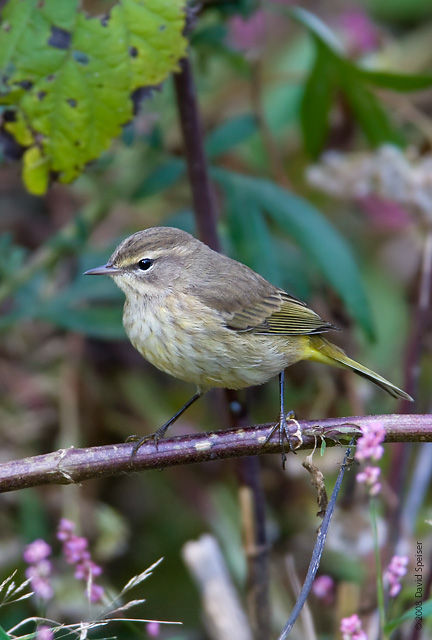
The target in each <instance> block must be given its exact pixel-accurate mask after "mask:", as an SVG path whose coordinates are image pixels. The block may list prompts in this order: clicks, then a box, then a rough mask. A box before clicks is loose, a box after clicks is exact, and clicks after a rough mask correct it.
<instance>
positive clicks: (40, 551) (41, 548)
mask: <svg viewBox="0 0 432 640" xmlns="http://www.w3.org/2000/svg"><path fill="white" fill-rule="evenodd" d="M51 551H52V549H51V547H50V546H49V544H48V543H47V542H45V540H41V539H40V538H39V539H38V540H35V541H34V542H30V544H28V545H27V546H26V548H25V549H24V553H23V558H24V560H25V561H26V562H27V563H28V564H36V563H38V562H40V561H41V560H44V559H45V558H47V557H48V556H49V555H51Z"/></svg>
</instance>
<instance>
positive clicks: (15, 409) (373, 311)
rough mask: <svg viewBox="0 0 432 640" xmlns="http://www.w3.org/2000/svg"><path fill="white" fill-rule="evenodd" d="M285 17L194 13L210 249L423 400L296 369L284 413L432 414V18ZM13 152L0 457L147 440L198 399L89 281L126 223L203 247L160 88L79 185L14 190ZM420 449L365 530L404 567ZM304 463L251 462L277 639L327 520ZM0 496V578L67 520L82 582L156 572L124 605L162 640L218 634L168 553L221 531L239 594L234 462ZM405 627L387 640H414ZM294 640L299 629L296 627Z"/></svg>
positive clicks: (66, 617) (369, 601)
mask: <svg viewBox="0 0 432 640" xmlns="http://www.w3.org/2000/svg"><path fill="white" fill-rule="evenodd" d="M112 4H113V3H108V2H103V1H102V0H100V1H99V2H93V3H92V2H87V3H86V9H88V10H91V12H92V13H95V14H97V13H98V12H103V11H106V10H107V8H109V6H110V5H112ZM291 6H292V4H291V3H290V2H289V1H288V0H286V1H284V0H278V2H276V1H275V2H273V3H270V2H254V1H252V0H237V1H235V0H227V1H219V2H212V1H210V0H209V1H208V2H206V1H204V2H202V4H201V5H200V6H199V8H198V9H197V10H196V14H195V18H194V25H193V29H192V31H191V34H190V51H189V53H190V60H191V64H192V69H193V73H194V79H195V83H196V86H197V92H198V100H199V107H200V110H201V117H202V123H203V127H204V133H205V145H206V152H207V155H208V159H209V165H210V171H211V178H212V181H213V185H214V190H215V198H216V205H217V211H218V231H219V234H220V238H221V242H222V246H223V250H224V251H225V252H226V253H227V254H229V255H231V256H232V257H235V258H236V259H238V260H241V261H243V262H245V263H246V264H248V265H249V266H251V267H252V268H254V269H255V270H256V271H258V272H260V273H261V274H262V275H263V276H265V277H267V278H268V279H269V280H271V281H272V282H273V283H274V284H276V285H279V286H281V287H283V288H284V289H286V290H287V291H288V292H290V293H292V294H293V295H295V296H297V297H299V298H301V299H303V300H305V301H306V302H307V303H308V304H309V305H310V306H312V308H314V309H315V310H316V311H317V312H318V313H319V314H320V315H321V316H322V317H323V318H325V319H326V320H328V321H329V322H332V323H334V324H336V325H338V326H339V327H341V328H342V329H343V332H341V334H340V335H338V336H336V338H335V340H336V339H337V341H338V344H340V346H342V347H343V348H344V349H345V350H346V351H348V352H349V354H350V355H352V356H353V357H354V358H356V359H357V360H359V361H361V362H362V363H364V364H365V365H367V366H368V367H371V368H372V369H374V370H376V371H378V372H379V373H381V374H382V375H384V376H386V377H388V378H390V379H391V380H392V382H394V383H395V384H398V385H399V386H401V387H403V388H405V389H407V390H408V391H409V392H410V393H412V394H413V395H414V396H415V399H416V403H415V405H414V406H413V407H409V409H408V408H407V407H404V406H398V404H397V402H396V401H395V400H394V399H392V398H390V397H387V395H386V394H384V393H383V392H381V390H380V389H378V388H376V387H374V386H373V385H371V384H369V383H367V382H366V381H363V380H360V379H358V378H357V377H356V376H354V375H352V374H350V373H346V372H341V371H337V370H330V369H329V368H327V367H321V366H319V365H316V366H315V365H312V364H310V363H301V364H298V365H296V366H294V367H292V368H290V369H289V371H288V373H287V389H286V406H287V407H288V408H289V409H293V410H295V412H296V414H297V416H298V417H299V418H300V419H317V420H319V419H322V418H325V417H330V416H331V417H336V416H350V415H363V414H365V415H366V414H381V413H395V412H401V411H406V412H408V411H409V412H413V413H414V412H418V413H427V412H430V410H431V406H430V393H429V392H428V390H429V389H430V385H431V376H432V359H431V333H430V322H429V320H430V314H429V313H428V312H429V309H428V307H427V305H426V307H424V306H423V308H422V309H419V307H418V299H419V291H420V288H421V285H422V286H423V293H424V294H425V295H426V299H428V295H430V274H429V280H428V276H427V269H426V267H425V265H427V261H428V259H429V258H430V253H428V251H429V252H430V251H431V249H430V247H429V249H428V245H427V242H426V239H427V238H429V237H430V236H429V234H430V233H431V204H432V187H431V185H432V179H431V175H432V173H431V169H432V161H431V155H430V153H431V145H432V120H431V116H432V88H431V89H428V87H427V85H428V82H427V79H426V80H425V76H427V74H429V73H430V71H431V66H432V46H431V42H432V5H431V3H430V2H429V1H428V0H392V1H391V2H388V0H365V1H364V2H356V3H354V2H349V1H345V0H340V1H333V2H330V1H324V2H314V1H313V0H312V1H310V2H304V3H302V4H301V7H302V9H306V10H308V12H310V13H302V12H301V11H300V12H298V13H297V14H296V15H295V16H293V15H292V14H289V12H288V10H289V9H290V8H291ZM312 17H315V18H316V19H317V21H318V22H317V23H315V22H314V21H313V19H312ZM398 74H405V76H404V78H402V77H400V76H399V75H398ZM429 84H431V85H432V83H431V82H430V83H429ZM12 155H13V149H12V150H11V149H10V148H9V147H8V143H7V141H6V144H4V145H3V152H2V156H1V157H0V159H1V164H0V210H1V216H0V305H1V306H0V313H1V315H0V329H1V334H0V341H1V342H0V393H1V395H0V423H1V428H2V447H1V454H0V456H1V459H2V460H3V461H6V460H11V459H14V458H22V457H26V456H33V455H37V454H42V453H46V452H49V451H54V450H57V449H59V448H62V447H70V446H74V447H84V446H86V447H89V446H97V445H102V444H110V443H117V442H122V441H124V440H125V438H126V437H127V436H128V435H130V434H145V433H150V432H153V431H154V430H155V429H156V428H157V427H159V426H160V425H161V424H163V423H164V422H165V421H166V420H167V419H168V418H169V417H170V416H171V415H172V414H173V413H174V412H175V411H176V410H177V409H178V408H179V407H180V406H181V405H182V404H183V403H184V402H185V401H186V400H187V399H188V398H189V397H190V395H192V393H193V392H194V390H193V389H192V388H191V387H190V386H188V385H187V384H185V383H182V382H179V381H177V380H174V379H172V378H170V377H168V376H167V375H165V374H163V373H160V372H159V371H157V370H156V369H154V368H153V367H152V366H151V365H149V364H148V363H146V362H145V361H144V360H143V359H142V358H141V356H140V355H139V354H138V353H137V352H136V351H135V350H134V349H133V347H132V346H131V345H130V343H129V342H128V340H127V339H126V336H125V334H124V330H123V328H122V324H121V315H122V305H123V294H122V293H121V292H120V291H119V290H118V289H117V288H116V287H115V285H114V283H113V282H111V281H110V280H109V279H106V280H105V279H102V278H101V279H97V281H95V279H91V278H85V277H83V275H82V274H83V272H84V271H85V270H86V269H89V268H91V267H95V266H98V265H100V264H103V263H105V262H106V260H107V259H108V257H109V256H110V254H111V252H112V251H113V249H114V248H115V246H116V245H117V244H118V243H119V241H120V240H122V239H123V238H124V237H126V236H127V235H129V234H131V233H133V232H135V231H138V230H140V229H144V228H146V227H150V226H155V225H170V226H176V227H180V228H182V229H185V230H187V231H190V232H192V233H195V234H196V232H197V231H196V225H195V219H194V213H193V210H192V204H191V189H190V184H189V183H188V180H187V174H186V169H185V161H184V154H183V143H182V137H181V131H180V127H179V120H178V111H177V105H176V98H175V94H174V90H173V83H172V79H171V78H170V79H168V80H167V81H166V82H165V83H164V84H163V86H162V87H161V88H160V89H159V90H157V91H155V92H154V93H153V95H152V96H151V98H149V99H146V100H145V101H143V102H142V104H141V106H140V109H139V112H138V114H137V116H136V118H135V119H134V120H133V121H132V122H130V123H129V124H128V125H127V126H125V127H124V129H123V132H122V135H121V136H120V138H118V139H116V140H115V141H114V142H113V144H112V145H111V148H110V149H109V151H107V152H106V153H104V154H103V155H102V156H101V157H100V158H99V159H98V160H96V161H94V162H92V163H91V164H90V165H89V166H88V167H87V168H86V169H85V171H84V173H83V174H82V175H81V176H80V177H79V178H78V179H77V180H76V181H75V182H74V183H73V184H71V185H61V184H53V185H52V186H51V187H50V189H49V191H48V192H47V194H46V195H45V196H42V197H36V196H32V195H30V194H29V193H28V192H27V191H26V190H25V189H24V187H23V183H22V180H21V176H20V173H21V167H20V162H19V161H18V160H15V161H14V160H13V159H11V156H12ZM422 265H423V266H422ZM221 393H222V392H221ZM221 397H222V396H221V395H219V394H218V393H216V392H214V393H213V392H211V393H210V394H208V395H207V396H206V397H205V398H204V399H202V400H200V402H199V403H197V404H196V405H194V407H193V408H191V410H189V411H188V412H187V413H186V414H185V415H184V416H183V417H182V419H181V420H180V421H179V422H178V424H176V426H175V427H174V428H173V432H172V435H181V434H185V433H193V432H194V431H199V430H206V431H207V430H211V429H218V428H223V427H227V426H228V425H229V422H228V415H227V412H226V411H224V410H222V409H221V407H223V404H222V403H221ZM245 400H247V401H248V406H249V420H250V424H254V423H259V422H271V421H273V420H275V419H276V418H277V415H278V406H279V399H278V384H277V380H274V381H273V382H271V383H269V384H267V385H266V386H265V387H262V388H258V389H253V390H249V391H248V392H247V393H246V394H245ZM426 446H429V445H387V447H386V454H385V457H384V460H383V464H382V467H383V472H382V473H383V476H384V477H383V491H382V496H381V503H380V504H381V515H380V528H381V533H382V545H383V554H384V557H385V558H387V560H388V559H389V553H390V552H389V551H388V548H392V549H394V547H395V544H396V541H397V542H398V544H401V545H402V546H403V547H404V550H405V552H407V555H408V556H409V557H412V558H413V552H412V551H411V549H412V544H413V542H414V541H415V540H416V536H417V539H418V538H419V537H420V539H421V540H423V541H424V543H425V548H428V549H429V552H430V546H431V534H430V526H428V525H426V524H425V520H426V519H428V518H429V519H430V518H431V494H430V491H429V492H428V486H429V481H430V465H431V462H430V460H431V456H430V449H428V450H427V451H428V455H425V454H424V453H423V454H422V447H426ZM303 457H304V456H303V455H302V454H299V455H297V456H289V460H288V465H287V467H288V468H287V470H286V471H285V472H284V471H283V470H282V468H281V464H280V458H279V456H262V457H261V458H260V465H261V471H260V475H261V482H262V485H263V490H264V495H265V501H266V528H267V536H268V542H269V545H270V549H271V550H270V585H271V589H270V602H271V608H272V627H273V636H272V637H277V632H278V630H280V629H281V627H282V626H283V624H284V622H285V620H286V618H287V616H288V614H289V611H290V610H291V608H292V605H293V602H294V600H295V597H294V594H293V589H292V585H291V583H290V574H292V573H293V572H294V573H297V575H298V577H299V579H300V581H302V580H303V578H304V575H305V572H306V569H307V565H308V562H309V559H310V554H311V551H312V548H313V544H314V541H315V538H316V529H317V527H318V526H319V523H320V520H319V518H317V517H316V511H317V504H316V495H315V491H314V489H313V487H312V486H311V483H310V478H309V475H308V474H307V473H306V472H305V470H304V469H303V468H302V466H301V460H302V458H303ZM342 457H343V449H341V448H336V449H331V450H330V449H329V450H327V451H326V453H325V456H323V457H322V458H320V457H319V455H318V454H316V456H315V459H314V461H315V463H316V464H318V465H319V467H320V468H321V470H322V471H323V473H324V474H325V476H326V484H327V485H328V488H329V489H330V490H331V487H332V485H333V482H334V478H335V476H336V474H337V472H338V470H339V466H340V462H341V460H342ZM355 471H356V469H352V471H351V473H350V474H349V475H348V477H347V479H346V481H345V485H344V489H343V495H342V496H341V498H340V502H339V509H338V512H337V514H336V516H335V521H334V522H333V524H332V529H331V535H330V536H329V539H328V544H327V547H326V550H325V553H324V557H323V560H322V567H321V572H322V573H325V574H329V575H331V576H332V578H333V579H334V581H335V584H336V587H335V592H334V593H333V594H332V596H331V607H330V608H329V606H328V603H326V602H324V603H323V601H322V600H321V601H320V599H319V598H317V597H315V596H311V597H310V607H311V610H312V615H313V618H314V620H315V629H316V633H317V637H319V638H334V637H335V638H336V637H338V635H337V633H338V632H337V628H338V615H339V614H340V615H339V618H340V616H341V615H343V614H347V615H349V614H351V613H353V612H356V611H357V612H360V613H364V614H365V615H366V616H367V615H372V613H371V612H373V611H374V609H375V599H374V597H375V596H374V589H375V587H374V584H375V583H374V580H375V578H374V570H375V569H374V557H373V540H372V533H371V528H370V522H369V516H368V507H367V502H368V501H367V497H366V496H365V494H364V492H362V490H361V488H359V487H358V486H356V485H355V483H354V476H355ZM414 495H415V496H416V500H415V501H414V499H413V496H414ZM0 500H1V511H0V530H1V545H0V581H1V580H2V579H3V578H5V577H7V576H8V575H10V574H11V573H12V571H13V570H15V569H16V568H18V572H19V575H22V576H23V575H24V568H25V563H24V562H23V559H22V553H23V549H24V546H25V545H26V544H28V543H29V542H31V541H32V540H35V539H37V538H43V539H45V540H46V541H47V542H48V543H49V544H51V545H53V548H54V555H56V554H57V555H58V553H59V547H58V544H59V543H58V542H56V539H55V530H56V527H57V524H58V521H59V519H60V518H61V517H66V518H68V519H70V520H73V521H74V522H75V523H76V526H77V530H78V531H79V532H80V534H81V535H84V536H86V537H87V538H88V540H89V544H90V548H91V551H92V557H93V558H94V560H95V561H96V562H97V563H98V564H99V565H101V566H102V567H103V575H102V576H101V577H100V578H98V582H99V583H100V584H103V585H104V587H105V588H106V589H107V590H108V591H111V592H115V591H119V590H120V589H121V588H122V586H123V585H124V584H125V583H126V582H127V581H128V580H129V579H130V578H131V577H132V576H133V575H135V574H136V573H139V572H141V571H144V569H146V568H147V567H148V566H150V565H151V564H152V563H153V562H155V561H156V560H158V559H159V558H160V557H164V561H163V562H162V564H161V565H160V566H159V567H158V568H157V569H156V570H155V572H154V574H153V576H152V577H151V578H150V579H149V580H148V581H146V582H145V583H143V584H142V585H141V586H140V587H139V589H138V591H139V593H138V594H137V596H136V597H143V598H145V599H146V603H145V604H144V605H142V606H141V607H140V609H139V615H140V616H142V617H143V618H150V619H163V620H179V621H182V622H183V627H164V628H161V629H160V630H159V631H158V633H159V637H161V638H171V639H174V638H182V639H188V640H189V639H197V638H212V637H214V636H212V635H209V633H210V632H209V631H208V628H206V625H205V622H204V617H203V611H202V607H201V602H200V593H199V589H198V588H197V587H196V585H195V583H194V581H193V579H192V577H191V575H190V573H189V571H188V569H187V568H186V566H185V563H184V561H183V559H182V548H183V547H184V545H185V544H186V543H187V542H188V541H190V540H195V539H197V538H198V537H199V536H200V535H202V534H203V533H211V534H213V535H214V536H215V537H216V539H217V541H218V542H219V544H220V546H221V549H222V552H223V555H224V558H225V561H226V563H227V566H228V568H229V572H230V576H231V579H232V581H233V583H234V585H235V588H236V589H237V591H238V593H239V595H240V598H241V599H242V600H245V599H246V593H247V580H246V560H245V555H244V551H243V549H242V523H241V511H240V510H239V506H238V505H239V496H238V479H237V473H236V468H235V462H232V461H222V462H218V461H216V462H212V463H207V464H199V465H194V466H189V467H179V468H172V469H168V470H164V471H160V472H158V471H151V472H147V473H141V474H138V473H134V474H130V475H124V476H121V477H115V478H111V479H103V480H92V481H87V482H85V483H83V484H82V485H81V486H65V487H57V486H47V487H42V488H39V489H27V490H23V491H19V492H16V493H9V494H6V495H2V496H1V499H0ZM414 503H415V504H414ZM395 514H396V515H395ZM401 514H402V515H401ZM395 522H396V523H397V525H395ZM395 532H396V533H395ZM391 534H393V537H392V535H391ZM386 549H387V551H386ZM390 555H391V554H390ZM288 557H293V558H294V560H295V570H294V569H292V567H291V568H290V567H289V566H288V564H287V558H288ZM56 562H57V564H56V574H55V575H56V577H55V580H56V586H55V592H56V595H55V597H54V598H53V599H52V600H50V601H49V602H48V603H47V605H46V614H47V616H48V617H50V618H52V619H57V620H62V621H65V622H68V621H78V620H80V619H84V618H87V619H88V618H89V617H91V615H93V614H92V613H90V614H89V612H88V605H87V603H86V600H85V597H84V596H83V593H82V585H78V584H75V582H74V581H73V577H72V574H71V572H70V570H69V569H68V568H67V567H66V565H65V564H64V561H62V560H61V559H60V558H58V560H57V561H56ZM62 562H63V564H62ZM290 566H291V565H290ZM413 589H414V587H413V586H412V583H411V584H410V583H409V582H408V583H407V587H406V591H403V592H402V595H401V596H399V600H398V603H397V604H396V603H395V604H394V609H393V614H394V616H395V617H396V615H397V614H398V613H401V612H402V611H403V610H404V608H406V603H407V602H408V601H409V603H410V605H409V606H411V604H412V597H413ZM65 594H67V597H65ZM245 607H246V605H245ZM35 611H37V604H35V603H34V602H33V601H25V602H23V603H19V604H16V605H14V606H13V607H7V608H4V609H3V610H2V612H0V617H1V625H2V626H3V627H4V628H6V629H7V628H10V627H11V626H12V625H13V624H15V623H17V622H18V621H19V620H20V619H22V618H24V617H26V616H27V615H31V613H32V612H33V613H34V612H35ZM137 617H138V616H137ZM99 633H101V632H99ZM115 633H116V635H117V636H118V637H121V638H134V637H150V635H149V634H150V633H152V631H151V629H150V630H148V631H147V632H145V631H143V627H142V626H139V627H138V626H137V627H126V626H123V627H122V626H121V625H117V626H116V628H115ZM145 633H147V636H146V635H145ZM398 633H400V634H401V635H399V636H396V635H395V636H392V637H400V638H402V637H411V636H408V635H403V632H402V631H399V632H398ZM404 633H407V632H406V631H405V632H404ZM143 634H144V635H143ZM97 637H104V636H102V635H99V636H97ZM292 637H293V638H301V637H306V636H305V632H304V630H302V628H301V626H300V625H298V630H297V631H294V632H293V636H292ZM371 637H372V636H371ZM412 637H414V636H412ZM418 637H424V638H426V637H428V636H427V634H425V635H424V636H418Z"/></svg>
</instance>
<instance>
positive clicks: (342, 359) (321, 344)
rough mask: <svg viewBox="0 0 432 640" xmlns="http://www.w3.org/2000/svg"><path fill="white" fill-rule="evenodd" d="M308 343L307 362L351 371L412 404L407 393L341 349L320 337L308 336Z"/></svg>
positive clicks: (411, 399)
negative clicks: (320, 363)
mask: <svg viewBox="0 0 432 640" xmlns="http://www.w3.org/2000/svg"><path fill="white" fill-rule="evenodd" d="M309 341H310V355H309V358H308V359H309V360H314V361H315V362H322V363H324V364H330V365H332V366H334V367H340V368H341V369H351V371H354V372H355V373H357V374H358V375H359V376H362V377H363V378H367V379H368V380H370V381H371V382H374V383H375V384H376V385H378V386H379V387H381V389H384V391H387V393H389V394H390V395H391V396H393V397H394V398H403V399H404V400H409V401H410V402H413V398H412V397H411V396H410V395H409V394H408V393H406V392H405V391H402V389H399V388H398V387H396V385H394V384H392V383H391V382H389V381H388V380H386V379H385V378H383V377H382V376H380V375H378V373H375V372H374V371H371V369H368V368H367V367H364V366H363V365H362V364H359V363H358V362H356V361H355V360H352V359H351V358H349V357H348V356H347V355H346V353H345V352H344V351H342V349H339V347H337V346H336V345H334V344H332V343H331V342H329V341H328V340H326V339H325V338H323V337H322V336H320V335H317V336H309Z"/></svg>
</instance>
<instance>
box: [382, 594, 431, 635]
mask: <svg viewBox="0 0 432 640" xmlns="http://www.w3.org/2000/svg"><path fill="white" fill-rule="evenodd" d="M420 604H421V616H422V619H423V620H425V619H426V618H432V600H426V602H419V605H420ZM418 615H419V612H418V610H417V609H416V608H415V607H413V608H412V609H409V611H406V612H405V613H404V614H403V615H402V616H400V617H399V618H396V619H395V620H390V622H388V623H387V624H386V625H385V627H384V631H385V632H386V633H390V632H391V631H393V629H396V628H397V627H400V625H401V624H403V623H404V622H407V621H408V620H415V619H416V617H417V616H418Z"/></svg>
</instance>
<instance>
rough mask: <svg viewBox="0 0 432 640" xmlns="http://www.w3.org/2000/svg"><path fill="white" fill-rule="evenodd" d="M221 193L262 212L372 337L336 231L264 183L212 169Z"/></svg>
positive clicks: (357, 281) (348, 253)
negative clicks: (238, 195)
mask: <svg viewBox="0 0 432 640" xmlns="http://www.w3.org/2000/svg"><path fill="white" fill-rule="evenodd" d="M212 174H213V176H214V178H215V180H217V182H219V183H220V184H221V186H222V187H223V189H224V190H225V191H228V192H229V191H230V190H232V189H233V188H235V189H237V190H240V192H241V191H244V192H245V194H246V196H245V199H246V197H247V198H249V199H250V200H254V201H255V202H256V203H257V206H260V207H261V208H262V209H263V210H265V211H266V212H267V213H268V214H269V215H270V216H271V217H272V218H273V220H274V221H275V222H276V223H277V224H278V225H279V227H280V228H281V229H283V230H284V231H285V232H286V233H287V234H288V235H289V236H290V237H291V238H293V240H295V242H296V243H297V244H298V246H299V247H300V248H301V249H302V250H303V252H304V253H305V254H306V255H307V257H308V259H309V260H310V261H311V262H312V264H313V265H314V266H315V267H316V268H317V269H318V270H319V272H320V273H321V274H322V275H323V276H324V278H325V279H326V280H327V281H328V282H329V283H330V284H331V286H332V287H333V288H334V290H335V291H336V292H337V293H338V294H339V295H340V297H341V298H342V300H343V301H344V303H345V304H346V306H347V308H348V310H349V311H350V312H351V313H352V315H353V316H354V317H355V318H356V319H357V321H358V322H359V323H360V325H361V326H362V327H363V329H364V330H365V332H366V333H367V334H368V335H369V336H370V337H372V336H373V322H372V317H371V312H370V308H369V304H368V301H367V297H366V293H365V290H364V287H363V282H362V279H361V276H360V272H359V269H358V267H357V265H356V262H355V260H354V257H353V254H352V250H351V248H350V247H349V245H348V244H347V243H346V241H345V240H344V238H343V237H342V236H341V235H340V234H339V232H338V231H337V230H336V229H335V228H334V227H333V226H332V225H331V224H330V223H329V222H328V221H327V220H326V219H325V218H324V217H323V216H322V215H321V214H320V212H319V211H318V210H317V209H315V207H313V206H312V205H310V204H309V203H308V202H306V200H304V199H303V198H300V197H299V196H296V195H294V194H292V193H290V192H289V191H287V190H285V189H282V188H281V187H278V186H277V185H275V184H274V183H272V182H269V181H268V180H264V179H260V178H255V177H248V176H243V175H241V174H238V173H233V172H228V171H224V170H222V169H214V170H213V172H212Z"/></svg>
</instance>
